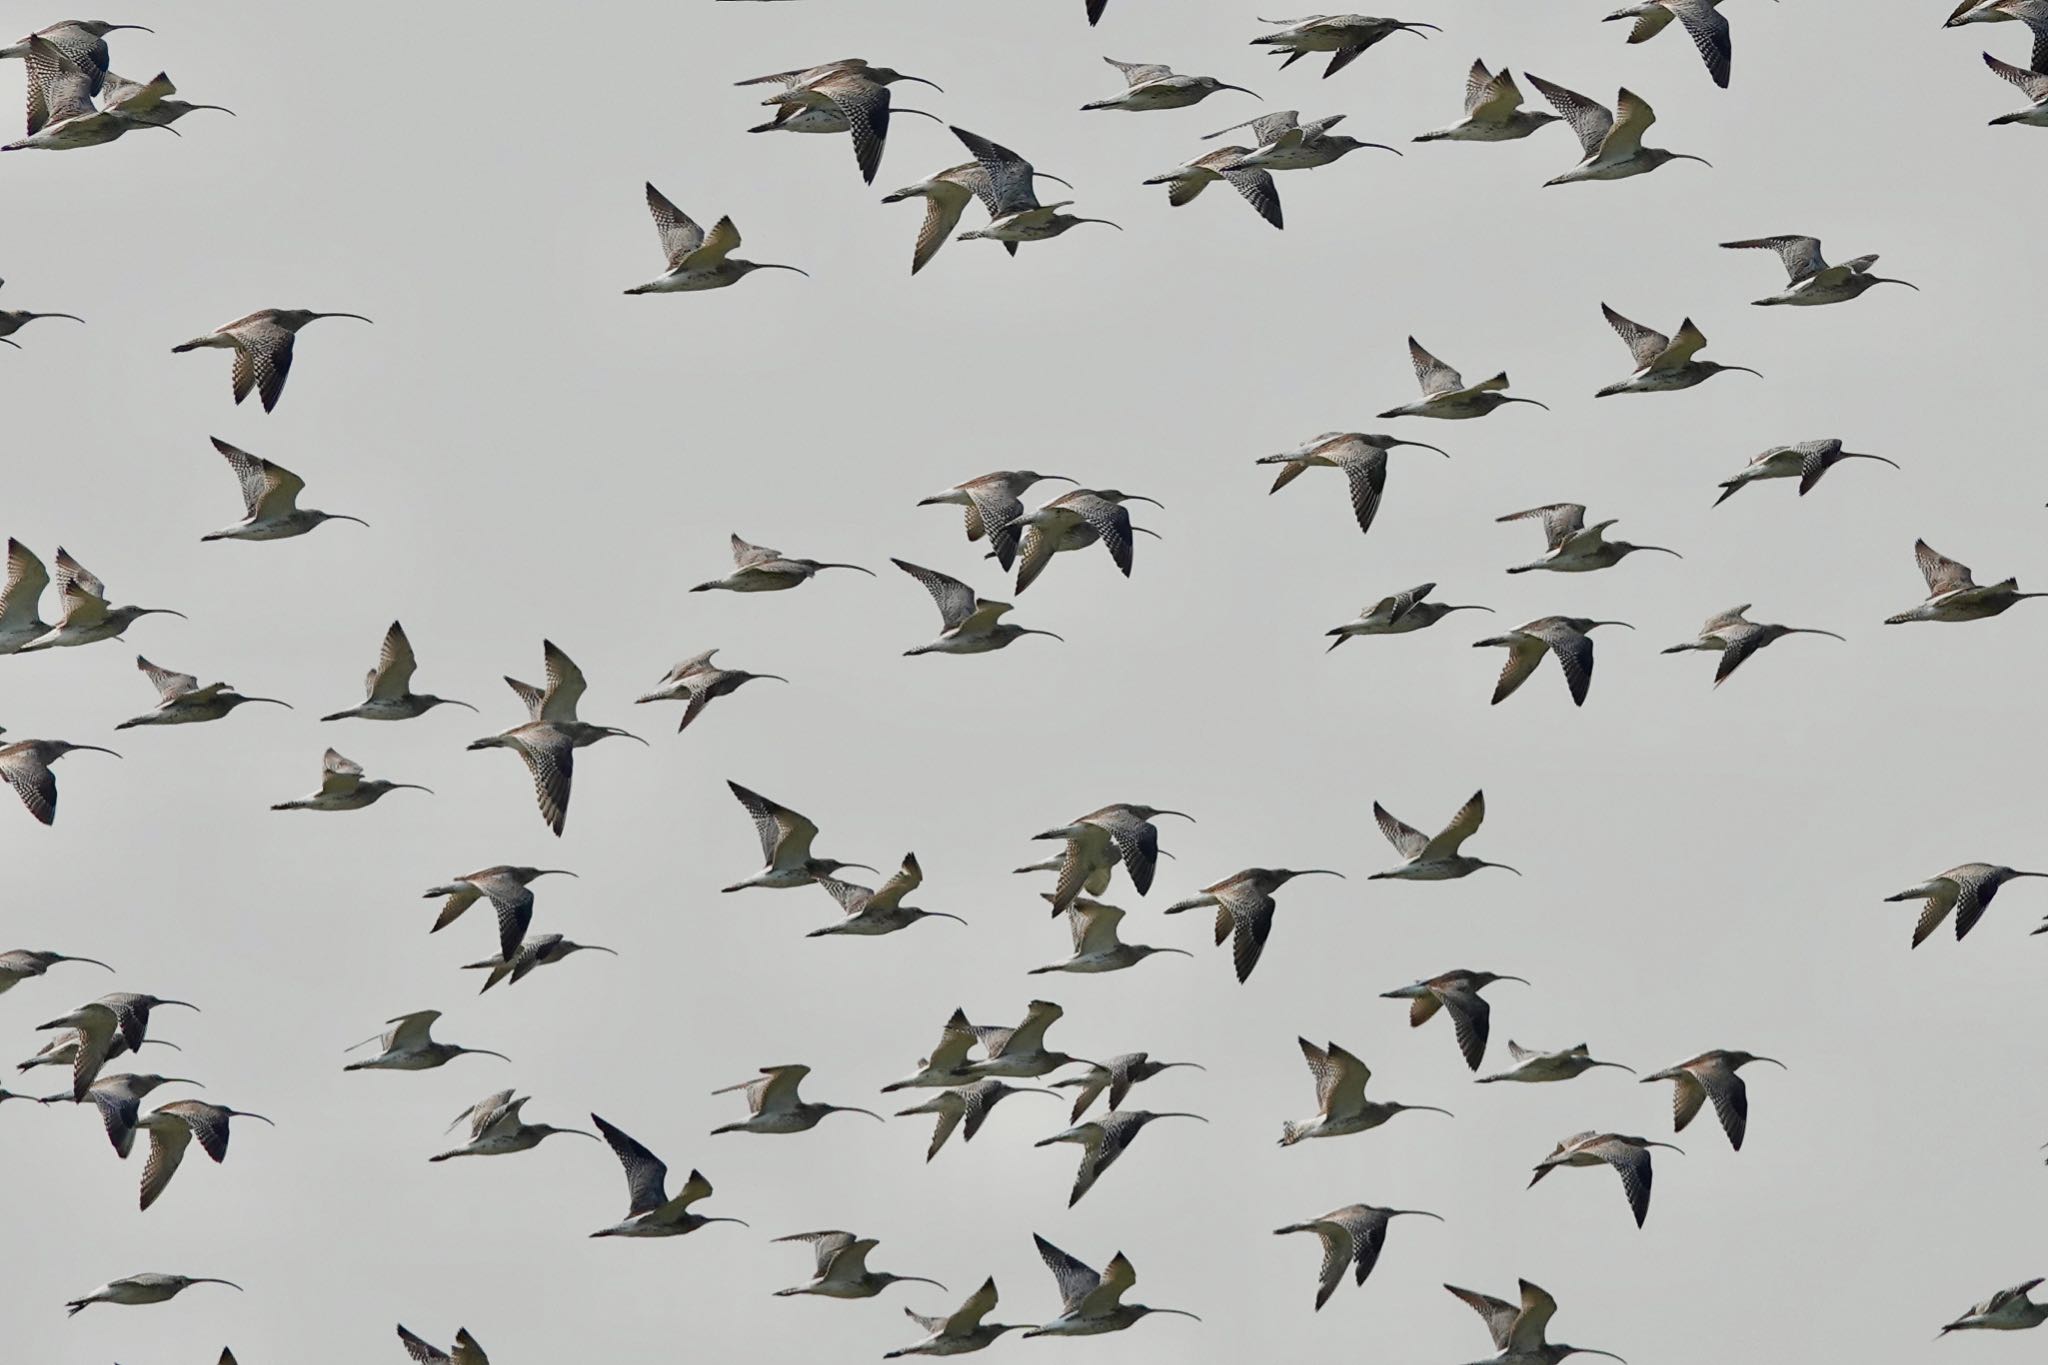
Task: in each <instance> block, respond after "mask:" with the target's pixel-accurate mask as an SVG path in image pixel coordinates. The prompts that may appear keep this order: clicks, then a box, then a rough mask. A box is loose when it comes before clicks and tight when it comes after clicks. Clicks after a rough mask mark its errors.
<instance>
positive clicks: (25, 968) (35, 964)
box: [0, 948, 114, 995]
mask: <svg viewBox="0 0 2048 1365" xmlns="http://www.w3.org/2000/svg"><path fill="white" fill-rule="evenodd" d="M60 962H87V963H91V964H92V965H93V966H95V967H104V968H106V970H108V971H110V972H111V971H112V970H114V969H113V968H112V967H109V966H107V964H106V963H104V962H102V961H100V960H99V959H98V958H96V957H78V956H76V955H74V954H72V953H53V952H51V951H49V950H48V949H46V948H9V949H8V950H7V951H6V952H4V953H0V995H5V994H7V992H9V991H11V990H13V989H14V988H15V987H16V986H19V985H20V984H21V983H22V982H24V981H27V980H28V979H29V978H31V977H36V976H41V975H42V974H43V973H45V972H47V971H49V970H50V968H52V967H54V966H56V965H57V964H58V963H60Z"/></svg>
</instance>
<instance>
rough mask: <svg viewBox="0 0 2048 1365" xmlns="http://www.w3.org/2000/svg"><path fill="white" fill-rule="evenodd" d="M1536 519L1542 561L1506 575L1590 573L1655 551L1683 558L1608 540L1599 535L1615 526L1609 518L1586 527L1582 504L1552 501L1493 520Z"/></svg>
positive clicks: (1517, 567)
mask: <svg viewBox="0 0 2048 1365" xmlns="http://www.w3.org/2000/svg"><path fill="white" fill-rule="evenodd" d="M1531 518H1540V519H1541V520H1542V522H1543V540H1544V543H1545V546H1546V548H1547V553H1546V554H1545V555H1544V556H1543V558H1541V559H1538V560H1533V561H1531V562H1530V563H1527V564H1517V565H1514V566H1513V567H1512V568H1510V569H1509V570H1508V572H1509V573H1529V572H1531V571H1532V570H1536V569H1547V570H1549V571H1550V572H1552V573H1590V572H1592V571H1593V570H1595V569H1611V568H1613V567H1614V566H1615V565H1617V564H1619V563H1621V561H1622V560H1624V559H1627V558H1628V557H1629V556H1630V555H1632V554H1634V553H1635V552H1636V551H1638V550H1655V551H1656V552H1657V553H1658V554H1665V555H1670V556H1672V557H1673V558H1674V559H1683V558H1685V556H1684V555H1681V554H1679V553H1678V551H1676V550H1669V549H1666V548H1665V547H1664V546H1662V545H1635V544H1631V543H1630V542H1628V541H1626V540H1608V539H1607V538H1606V537H1605V535H1604V534H1603V533H1604V532H1605V531H1606V530H1607V528H1608V527H1610V526H1613V525H1616V524H1617V523H1616V522H1615V521H1614V520H1612V519H1609V520H1607V521H1597V522H1594V523H1593V524H1592V525H1591V526H1588V525H1586V508H1585V505H1584V504H1583V503H1576V502H1553V503H1549V504H1546V505H1545V506H1542V507H1530V508H1526V509H1524V510H1523V511H1520V512H1510V513H1508V514H1507V515H1506V516H1503V517H1495V518H1494V520H1495V521H1497V522H1510V521H1526V520H1529V519H1531Z"/></svg>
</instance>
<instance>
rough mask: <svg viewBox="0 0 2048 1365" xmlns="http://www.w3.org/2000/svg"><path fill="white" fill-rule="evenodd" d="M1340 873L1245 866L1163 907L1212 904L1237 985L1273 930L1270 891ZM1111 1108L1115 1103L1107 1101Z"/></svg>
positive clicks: (1197, 907) (1194, 907)
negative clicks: (1299, 879) (1302, 879)
mask: <svg viewBox="0 0 2048 1365" xmlns="http://www.w3.org/2000/svg"><path fill="white" fill-rule="evenodd" d="M1343 875H1344V874H1343V873H1341V872H1333V871H1331V870H1330V869H1329V868H1327V867H1305V868H1298V869H1297V868H1288V867H1248V868H1245V869H1244V870H1243V871H1242V872H1235V873H1232V874H1231V875H1230V876H1228V877H1225V878H1224V879H1223V880H1222V881H1220V882H1212V883H1210V884H1209V885H1208V886H1205V887H1203V888H1202V889H1201V891H1200V892H1198V893H1197V894H1195V895H1193V896H1190V897H1188V898H1187V899H1186V900H1181V901H1176V902H1174V903H1173V904H1172V905H1169V906H1167V907H1166V913H1167V914H1169V915H1178V914H1180V913H1181V912H1182V911H1185V910H1201V909H1206V908H1208V907H1209V906H1214V907H1216V944H1217V946H1218V947H1221V946H1222V945H1223V942H1224V940H1226V939H1228V940H1229V941H1230V958H1231V965H1232V967H1233V968H1234V969H1235V970H1236V972H1237V979H1238V982H1239V984H1243V983H1244V982H1245V981H1247V980H1249V979H1250V978H1251V974H1252V969H1253V968H1254V967H1256V966H1258V965H1259V956H1260V954H1262V953H1264V952H1265V950H1266V940H1267V939H1268V938H1270V937H1271V936H1272V933H1273V914H1274V911H1275V910H1276V909H1277V908H1278V906H1277V903H1276V902H1275V901H1274V899H1273V894H1274V893H1275V892H1276V891H1278V890H1279V889H1280V888H1281V887H1283V886H1285V885H1287V883H1289V882H1291V881H1293V880H1294V879H1295V878H1296V877H1338V878H1342V877H1343ZM1110 1107H1111V1108H1114V1107H1115V1102H1114V1101H1112V1102H1111V1106H1110Z"/></svg>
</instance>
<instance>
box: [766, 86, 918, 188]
mask: <svg viewBox="0 0 2048 1365" xmlns="http://www.w3.org/2000/svg"><path fill="white" fill-rule="evenodd" d="M769 81H778V82H781V84H782V86H783V89H782V91H781V93H780V94H775V95H770V96H769V97H768V98H767V99H765V100H762V101H761V103H763V104H772V105H776V106H778V107H779V108H780V109H783V110H791V111H795V110H801V109H813V110H819V111H823V112H826V113H830V114H835V115H837V116H838V117H839V118H841V119H843V120H844V121H845V122H846V126H847V130H848V131H849V132H850V133H852V134H853V155H854V160H855V162H857V163H858V164H859V166H860V176H861V179H862V181H864V182H865V183H867V184H870V185H872V184H873V183H874V182H875V173H876V172H877V171H879V170H880V169H881V166H882V150H883V147H884V146H885V145H886V144H887V142H888V138H889V112H890V110H889V86H890V85H892V84H894V83H895V82H897V81H915V82H916V83H917V84H919V85H929V86H931V88H932V89H934V90H939V89H940V87H939V86H938V85H936V84H934V83H933V82H931V81H928V80H926V79H925V78H924V77H922V76H910V75H906V74H904V73H903V72H901V71H897V70H894V69H893V68H890V67H886V66H869V65H868V64H867V63H866V62H865V61H863V60H861V59H860V58H857V57H856V58H851V59H849V60H847V61H843V62H832V63H829V64H827V65H825V66H820V67H811V68H809V69H807V70H800V71H783V72H777V73H775V74H773V75H768V76H756V77H753V78H752V79H750V80H744V81H741V82H739V84H741V85H759V84H762V83H764V82H769ZM942 93H943V92H942Z"/></svg>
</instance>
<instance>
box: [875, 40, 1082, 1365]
mask: <svg viewBox="0 0 2048 1365" xmlns="http://www.w3.org/2000/svg"><path fill="white" fill-rule="evenodd" d="M1105 3H1107V0H1089V7H1088V13H1089V22H1090V23H1093V22H1095V17H1096V16H1098V15H1100V14H1101V12H1102V6H1103V5H1104V4H1105ZM995 1306H996V1282H995V1279H994V1277H990V1278H989V1279H986V1280H984V1281H982V1284H981V1288H979V1289H977V1290H975V1291H974V1292H973V1293H972V1294H969V1295H968V1296H967V1298H966V1299H965V1300H963V1301H962V1302H961V1304H960V1306H959V1307H958V1308H956V1309H954V1310H953V1311H952V1312H951V1313H947V1314H942V1315H940V1316H938V1317H926V1316H925V1315H924V1314H922V1313H916V1312H912V1311H911V1310H910V1309H908V1308H906V1309H904V1310H903V1313H904V1316H906V1317H908V1318H909V1319H910V1320H911V1321H912V1322H914V1323H916V1324H917V1325H918V1326H919V1327H922V1328H923V1329H924V1330H925V1331H926V1332H927V1333H929V1334H930V1335H928V1336H927V1337H926V1338H925V1339H924V1340H923V1341H920V1342H918V1343H917V1344H916V1345H914V1346H899V1347H897V1348H896V1349H895V1350H893V1351H884V1352H883V1353H882V1359H884V1360H895V1359H897V1358H898V1357H901V1356H959V1355H967V1354H969V1353H971V1352H974V1351H979V1350H982V1349H983V1348H985V1347H987V1346H989V1345H991V1344H992V1343H994V1341H995V1340H996V1338H998V1337H1000V1336H1001V1335H1002V1334H1003V1333H1005V1332H1023V1331H1027V1330H1029V1329H1028V1328H1026V1327H1025V1326H1024V1324H1022V1323H1017V1322H988V1323H985V1322H983V1321H982V1319H983V1318H985V1317H987V1316H988V1315H989V1314H990V1313H992V1312H994V1311H995Z"/></svg>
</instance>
